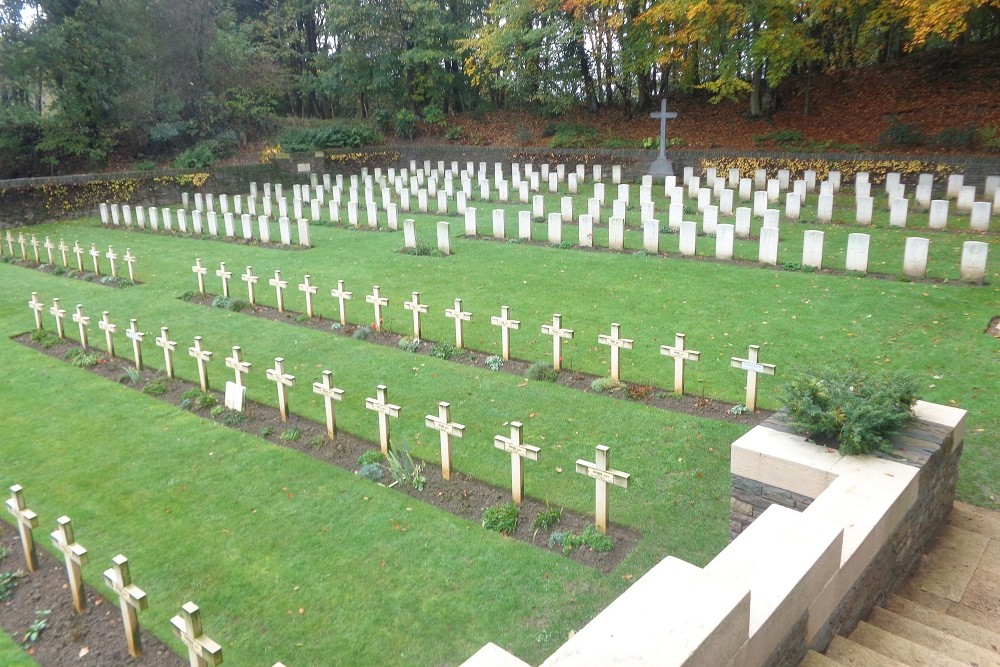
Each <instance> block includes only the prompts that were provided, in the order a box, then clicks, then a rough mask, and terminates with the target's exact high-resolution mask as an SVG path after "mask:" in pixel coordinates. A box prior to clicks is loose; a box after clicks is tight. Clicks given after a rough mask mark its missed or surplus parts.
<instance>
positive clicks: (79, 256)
mask: <svg viewBox="0 0 1000 667" xmlns="http://www.w3.org/2000/svg"><path fill="white" fill-rule="evenodd" d="M73 254H74V255H76V270H77V271H79V272H80V273H83V255H84V250H83V248H82V247H80V242H79V241H74V242H73Z"/></svg>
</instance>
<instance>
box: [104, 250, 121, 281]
mask: <svg viewBox="0 0 1000 667" xmlns="http://www.w3.org/2000/svg"><path fill="white" fill-rule="evenodd" d="M104 256H105V257H107V258H108V263H109V264H111V277H112V278H117V277H118V264H117V262H118V253H116V252H115V249H114V248H113V247H112V246H108V251H107V252H106V253H104Z"/></svg>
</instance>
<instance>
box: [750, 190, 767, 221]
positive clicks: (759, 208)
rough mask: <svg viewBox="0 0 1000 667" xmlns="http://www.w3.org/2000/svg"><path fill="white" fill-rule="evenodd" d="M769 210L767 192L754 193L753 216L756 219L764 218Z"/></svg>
mask: <svg viewBox="0 0 1000 667" xmlns="http://www.w3.org/2000/svg"><path fill="white" fill-rule="evenodd" d="M766 210H767V191H766V190H757V191H756V192H754V193H753V215H754V217H755V218H762V217H764V211H766Z"/></svg>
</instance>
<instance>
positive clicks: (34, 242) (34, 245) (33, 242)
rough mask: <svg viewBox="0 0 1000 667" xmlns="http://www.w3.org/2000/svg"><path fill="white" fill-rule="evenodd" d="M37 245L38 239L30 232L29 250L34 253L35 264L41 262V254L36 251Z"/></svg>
mask: <svg viewBox="0 0 1000 667" xmlns="http://www.w3.org/2000/svg"><path fill="white" fill-rule="evenodd" d="M39 245H40V244H39V243H38V239H37V238H36V237H35V235H34V234H32V235H31V252H32V253H34V255H35V264H41V263H42V256H41V255H40V254H39V253H38V247H39Z"/></svg>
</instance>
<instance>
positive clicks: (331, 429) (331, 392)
mask: <svg viewBox="0 0 1000 667" xmlns="http://www.w3.org/2000/svg"><path fill="white" fill-rule="evenodd" d="M313 393H314V394H319V395H320V396H322V397H323V403H324V404H325V406H326V437H328V438H330V439H331V440H332V439H334V438H335V437H337V413H336V411H335V410H334V407H333V402H334V401H342V400H344V390H343V389H337V388H336V387H334V386H333V372H332V371H323V381H322V382H313Z"/></svg>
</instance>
